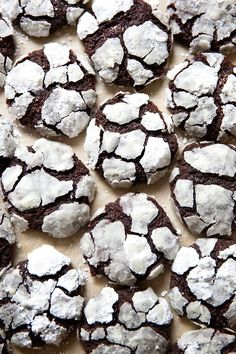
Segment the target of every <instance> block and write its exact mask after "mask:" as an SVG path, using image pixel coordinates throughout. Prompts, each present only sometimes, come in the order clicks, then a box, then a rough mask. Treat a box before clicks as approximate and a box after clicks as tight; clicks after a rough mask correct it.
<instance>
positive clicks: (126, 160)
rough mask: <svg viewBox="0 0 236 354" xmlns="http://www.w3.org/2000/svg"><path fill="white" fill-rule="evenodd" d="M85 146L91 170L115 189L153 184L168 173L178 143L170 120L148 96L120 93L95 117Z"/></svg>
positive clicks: (104, 105)
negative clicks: (137, 184) (95, 171)
mask: <svg viewBox="0 0 236 354" xmlns="http://www.w3.org/2000/svg"><path fill="white" fill-rule="evenodd" d="M101 115H102V119H101ZM171 142H172V144H171ZM84 147H85V150H86V152H87V154H88V156H89V162H90V165H91V167H92V168H93V169H99V172H100V171H101V172H100V173H102V175H103V177H104V178H105V179H106V180H107V182H108V183H109V184H110V185H111V186H112V187H114V188H117V187H130V186H131V185H132V184H135V183H137V182H144V181H146V182H147V183H148V184H153V183H155V182H156V181H157V180H158V179H159V178H161V177H162V176H163V175H164V174H165V173H166V172H167V171H168V169H169V166H170V164H171V162H172V159H173V155H174V154H175V152H176V150H177V140H176V137H175V135H174V134H173V129H172V122H171V120H170V118H169V117H168V116H167V115H164V114H162V113H161V112H160V111H159V110H158V108H157V107H156V106H154V104H153V103H152V102H150V101H149V96H148V95H146V94H142V93H133V94H123V93H119V94H117V95H116V96H114V97H113V98H112V99H111V100H109V101H107V102H106V103H105V104H103V105H102V106H101V107H100V109H99V110H98V111H97V113H96V114H95V118H94V119H92V121H91V122H90V124H89V127H88V129H87V135H86V140H85V145H84ZM140 171H143V172H142V173H141V172H140Z"/></svg>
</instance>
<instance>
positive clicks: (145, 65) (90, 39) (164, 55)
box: [77, 0, 172, 89]
mask: <svg viewBox="0 0 236 354" xmlns="http://www.w3.org/2000/svg"><path fill="white" fill-rule="evenodd" d="M77 33H78V36H79V38H80V39H81V40H82V41H83V43H84V46H85V50H86V52H87V54H88V55H89V57H90V58H91V60H92V61H93V64H94V67H95V69H96V71H97V72H98V74H99V76H100V77H101V78H102V79H103V80H104V81H105V82H106V83H109V84H113V83H114V84H117V85H122V86H133V87H135V88H137V89H141V88H143V87H144V86H146V85H147V84H149V83H150V82H152V81H153V80H156V79H158V78H159V77H161V76H162V74H163V72H164V69H165V66H166V64H167V61H168V58H169V55H170V52H171V46H172V36H171V32H170V29H169V25H168V20H167V19H166V18H165V17H164V15H163V14H162V13H161V12H160V11H158V9H157V8H155V10H154V9H153V8H152V7H151V6H150V5H149V4H148V3H147V2H145V1H142V0H128V1H124V0H110V1H109V3H108V2H104V1H103V0H94V1H93V3H92V9H91V11H90V12H85V13H84V14H83V15H82V16H81V17H80V19H79V21H78V27H77Z"/></svg>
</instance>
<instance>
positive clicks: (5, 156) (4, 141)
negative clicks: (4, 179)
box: [0, 115, 17, 176]
mask: <svg viewBox="0 0 236 354" xmlns="http://www.w3.org/2000/svg"><path fill="white" fill-rule="evenodd" d="M15 138H16V133H15V130H14V127H13V124H12V123H11V121H10V120H9V119H7V118H6V117H3V116H1V115H0V176H1V175H2V173H3V171H4V170H5V169H6V168H7V166H8V165H9V163H10V161H11V159H12V157H13V155H14V151H15V149H16V145H17V144H16V139H15Z"/></svg>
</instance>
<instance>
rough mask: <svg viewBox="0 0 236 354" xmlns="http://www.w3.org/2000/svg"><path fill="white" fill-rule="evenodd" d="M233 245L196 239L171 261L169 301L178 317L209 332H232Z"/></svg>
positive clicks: (235, 322)
mask: <svg viewBox="0 0 236 354" xmlns="http://www.w3.org/2000/svg"><path fill="white" fill-rule="evenodd" d="M235 271H236V243H235V242H234V241H232V240H226V239H224V240H222V239H217V238H211V239H207V238H202V239H198V240H197V241H196V243H195V244H193V245H192V246H190V247H182V248H181V249H180V250H179V252H178V253H177V256H176V258H175V260H174V263H173V266H172V276H171V290H170V292H169V295H168V297H169V300H170V302H171V305H172V307H173V308H174V309H175V310H176V311H177V313H178V314H179V315H181V316H186V317H188V318H189V319H190V320H192V321H193V322H196V323H197V324H200V325H203V326H210V327H213V328H218V329H222V328H230V329H233V330H234V331H235V330H236V316H235V311H236V310H235V308H236V307H235V304H236V283H235Z"/></svg>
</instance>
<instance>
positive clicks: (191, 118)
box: [167, 53, 236, 141]
mask: <svg viewBox="0 0 236 354" xmlns="http://www.w3.org/2000/svg"><path fill="white" fill-rule="evenodd" d="M167 76H168V77H169V79H170V80H171V81H170V83H169V89H168V90H167V106H168V108H169V109H170V110H171V112H172V113H173V117H172V118H173V122H174V124H175V125H176V127H178V128H179V129H180V130H182V131H183V132H185V133H187V134H188V135H189V136H192V137H195V138H199V139H204V140H209V141H217V140H218V141H227V140H229V138H232V137H233V138H235V137H236V93H235V92H236V67H235V66H233V65H232V64H231V63H230V62H229V60H228V59H227V58H226V57H225V56H224V55H222V54H220V53H204V54H198V55H196V56H195V57H194V58H193V59H187V60H185V61H184V62H183V63H181V64H179V65H177V66H175V67H174V69H172V70H171V71H170V72H169V73H168V74H167Z"/></svg>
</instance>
